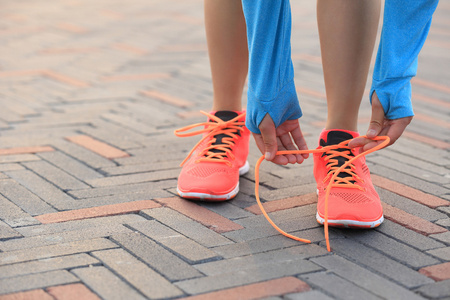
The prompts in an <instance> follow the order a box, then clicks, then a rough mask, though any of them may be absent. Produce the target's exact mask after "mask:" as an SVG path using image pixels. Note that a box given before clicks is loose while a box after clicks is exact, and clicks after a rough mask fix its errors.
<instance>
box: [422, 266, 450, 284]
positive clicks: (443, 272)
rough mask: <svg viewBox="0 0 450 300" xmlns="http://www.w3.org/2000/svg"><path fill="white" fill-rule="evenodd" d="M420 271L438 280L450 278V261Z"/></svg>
mask: <svg viewBox="0 0 450 300" xmlns="http://www.w3.org/2000/svg"><path fill="white" fill-rule="evenodd" d="M419 273H421V274H423V275H426V276H428V277H430V278H432V279H434V280H436V281H442V280H446V279H450V262H446V263H443V264H439V265H434V266H429V267H425V268H422V269H420V270H419Z"/></svg>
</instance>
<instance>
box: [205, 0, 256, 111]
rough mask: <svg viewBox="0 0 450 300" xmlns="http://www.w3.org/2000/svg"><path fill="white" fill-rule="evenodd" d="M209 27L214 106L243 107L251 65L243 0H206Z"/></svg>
mask: <svg viewBox="0 0 450 300" xmlns="http://www.w3.org/2000/svg"><path fill="white" fill-rule="evenodd" d="M204 4H205V27H206V38H207V41H208V50H209V59H210V63H211V73H212V81H213V89H214V104H213V108H212V109H213V110H242V104H241V98H242V92H243V89H244V84H245V79H246V77H247V69H248V50H247V34H246V26H245V19H244V14H243V12H242V4H241V0H205V2H204Z"/></svg>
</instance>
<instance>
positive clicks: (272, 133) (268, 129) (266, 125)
mask: <svg viewBox="0 0 450 300" xmlns="http://www.w3.org/2000/svg"><path fill="white" fill-rule="evenodd" d="M259 130H260V131H261V136H262V139H263V141H264V155H265V158H266V160H269V161H272V160H273V159H274V158H275V154H276V152H277V150H278V143H277V135H276V129H275V124H274V123H273V121H272V118H271V117H270V116H269V114H267V115H266V116H265V117H264V119H263V120H262V121H261V124H260V125H259Z"/></svg>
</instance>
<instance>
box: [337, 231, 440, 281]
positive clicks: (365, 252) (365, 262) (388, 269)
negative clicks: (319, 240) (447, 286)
mask: <svg viewBox="0 0 450 300" xmlns="http://www.w3.org/2000/svg"><path fill="white" fill-rule="evenodd" d="M332 243H333V252H335V253H339V254H340V255H342V256H344V257H346V258H347V259H349V260H351V261H355V262H357V263H358V264H360V265H362V266H364V267H368V268H370V269H372V270H374V271H376V272H378V273H379V274H382V275H384V276H387V277H389V278H390V280H392V281H394V282H397V283H399V284H401V285H403V286H405V287H407V288H409V289H411V288H415V287H419V286H421V285H424V284H428V283H431V282H433V280H432V279H430V278H428V277H426V276H425V275H422V274H420V273H418V272H417V271H415V270H412V269H410V268H408V267H406V266H405V265H402V264H400V263H398V262H397V261H395V260H393V259H390V258H388V257H387V256H384V255H383V254H381V253H380V252H377V251H375V250H372V249H370V248H368V247H365V246H363V245H361V244H358V243H357V242H354V241H351V240H349V239H340V240H335V241H333V242H332Z"/></svg>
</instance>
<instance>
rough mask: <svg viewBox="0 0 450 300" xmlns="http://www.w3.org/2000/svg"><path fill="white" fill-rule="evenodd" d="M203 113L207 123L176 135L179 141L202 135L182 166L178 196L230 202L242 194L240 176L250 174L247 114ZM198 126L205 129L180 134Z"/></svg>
mask: <svg viewBox="0 0 450 300" xmlns="http://www.w3.org/2000/svg"><path fill="white" fill-rule="evenodd" d="M202 113H203V114H205V115H206V116H208V122H205V123H199V124H194V125H191V126H187V127H184V128H181V129H178V130H176V131H175V134H176V135H177V136H180V137H185V136H193V135H197V134H203V138H202V139H201V140H200V141H199V142H198V143H197V145H195V146H194V148H193V149H192V150H191V152H190V153H189V154H188V156H187V157H186V159H185V160H184V161H183V162H182V163H181V166H183V168H182V169H181V173H180V176H179V177H178V186H177V192H178V194H179V195H180V196H181V197H183V198H188V199H196V200H204V201H224V200H229V199H232V198H234V197H235V196H236V194H237V193H238V192H239V176H240V175H243V174H245V173H247V172H248V170H249V164H248V161H247V156H248V148H249V138H250V131H249V130H248V129H247V127H245V112H243V111H242V112H241V111H217V112H215V111H213V112H211V113H209V114H208V113H206V112H203V111H202ZM197 126H204V129H202V130H198V131H194V132H190V133H181V132H184V131H188V130H190V129H192V128H194V127H197Z"/></svg>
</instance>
